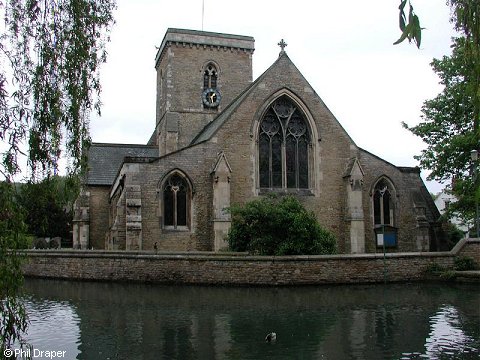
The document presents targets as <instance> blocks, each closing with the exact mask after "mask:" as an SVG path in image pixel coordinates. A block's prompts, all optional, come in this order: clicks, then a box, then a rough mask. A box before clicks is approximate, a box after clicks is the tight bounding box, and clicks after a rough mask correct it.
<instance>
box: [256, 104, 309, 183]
mask: <svg viewBox="0 0 480 360" xmlns="http://www.w3.org/2000/svg"><path fill="white" fill-rule="evenodd" d="M309 145H310V132H309V128H308V125H307V122H306V120H305V118H304V115H303V114H302V112H301V111H300V110H299V109H298V108H297V107H296V106H295V105H294V103H293V102H292V101H291V100H290V99H289V98H288V97H286V96H283V97H281V98H279V99H278V100H276V101H275V102H274V103H273V104H272V105H271V106H270V107H269V108H268V109H267V112H266V113H265V115H264V117H263V119H262V121H261V123H260V128H259V137H258V149H259V180H260V188H296V189H307V188H308V187H309V181H308V177H309Z"/></svg>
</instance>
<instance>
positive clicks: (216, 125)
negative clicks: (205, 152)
mask: <svg viewBox="0 0 480 360" xmlns="http://www.w3.org/2000/svg"><path fill="white" fill-rule="evenodd" d="M284 56H285V57H287V58H288V55H287V53H286V52H283V53H281V54H280V56H279V57H278V59H277V60H276V61H275V62H274V63H273V64H272V65H270V67H269V68H268V69H267V70H265V71H264V72H263V74H262V75H260V76H259V77H258V78H257V79H256V80H255V81H254V82H252V83H251V84H250V85H249V86H248V87H247V88H246V89H245V90H244V91H243V92H242V93H240V95H238V96H237V98H236V99H234V100H233V101H232V102H231V103H230V104H229V105H228V106H227V107H226V108H225V109H224V110H223V111H222V112H221V113H220V114H219V115H218V116H217V117H216V118H215V119H213V121H211V122H210V123H208V124H207V125H206V126H205V127H204V128H203V130H202V131H200V133H199V134H198V135H197V136H195V138H194V139H193V140H192V142H191V143H190V145H195V144H198V143H201V142H202V141H206V140H208V139H210V138H211V137H212V136H213V135H214V134H215V133H216V132H217V130H218V129H220V127H222V125H223V124H224V123H225V122H226V121H227V120H228V118H229V117H230V116H231V115H232V114H233V113H234V112H235V110H237V108H238V107H239V106H240V104H241V103H242V102H243V100H245V98H246V97H247V96H248V95H249V94H250V93H251V92H252V91H253V90H254V89H255V88H256V87H257V86H258V84H259V83H260V82H261V81H262V80H263V78H265V76H266V75H267V74H268V73H269V72H270V71H271V69H272V68H273V67H274V66H275V65H276V64H277V63H278V62H279V61H280V59H281V58H282V57H284ZM288 59H289V58H288ZM289 61H290V59H289Z"/></svg>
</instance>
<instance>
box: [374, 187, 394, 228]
mask: <svg viewBox="0 0 480 360" xmlns="http://www.w3.org/2000/svg"><path fill="white" fill-rule="evenodd" d="M391 191H392V190H391V188H390V187H389V185H388V183H387V181H386V180H385V179H381V180H380V181H378V182H377V184H376V185H375V189H374V193H373V217H374V223H375V225H391V226H393V211H394V209H393V201H392V192H391Z"/></svg>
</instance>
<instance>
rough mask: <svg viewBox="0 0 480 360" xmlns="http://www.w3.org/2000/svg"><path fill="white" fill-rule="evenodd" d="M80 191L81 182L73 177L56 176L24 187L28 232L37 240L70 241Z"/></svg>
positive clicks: (22, 200)
mask: <svg viewBox="0 0 480 360" xmlns="http://www.w3.org/2000/svg"><path fill="white" fill-rule="evenodd" d="M78 189H79V184H78V180H76V179H75V178H71V177H68V178H65V177H59V176H52V177H48V178H46V179H44V180H43V181H41V182H39V183H34V182H28V183H26V184H23V185H22V186H21V187H20V190H19V196H18V201H19V204H20V205H21V206H22V207H23V209H25V214H26V217H25V222H26V223H27V225H28V232H29V233H30V234H32V235H35V236H36V237H56V236H59V237H62V238H69V237H70V230H71V222H72V216H73V211H72V206H73V202H74V201H75V199H76V197H77V196H78Z"/></svg>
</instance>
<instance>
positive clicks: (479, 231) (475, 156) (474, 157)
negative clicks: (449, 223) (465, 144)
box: [470, 150, 480, 238]
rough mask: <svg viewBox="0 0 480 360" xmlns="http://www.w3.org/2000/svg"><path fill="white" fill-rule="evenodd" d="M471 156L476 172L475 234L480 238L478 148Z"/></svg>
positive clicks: (474, 194)
mask: <svg viewBox="0 0 480 360" xmlns="http://www.w3.org/2000/svg"><path fill="white" fill-rule="evenodd" d="M470 157H471V159H472V162H473V166H474V167H475V168H474V173H473V189H474V192H473V196H475V234H476V237H477V238H480V229H479V228H480V224H479V220H480V219H479V214H478V194H477V192H478V189H477V186H478V185H477V182H478V150H472V151H471V152H470Z"/></svg>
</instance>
